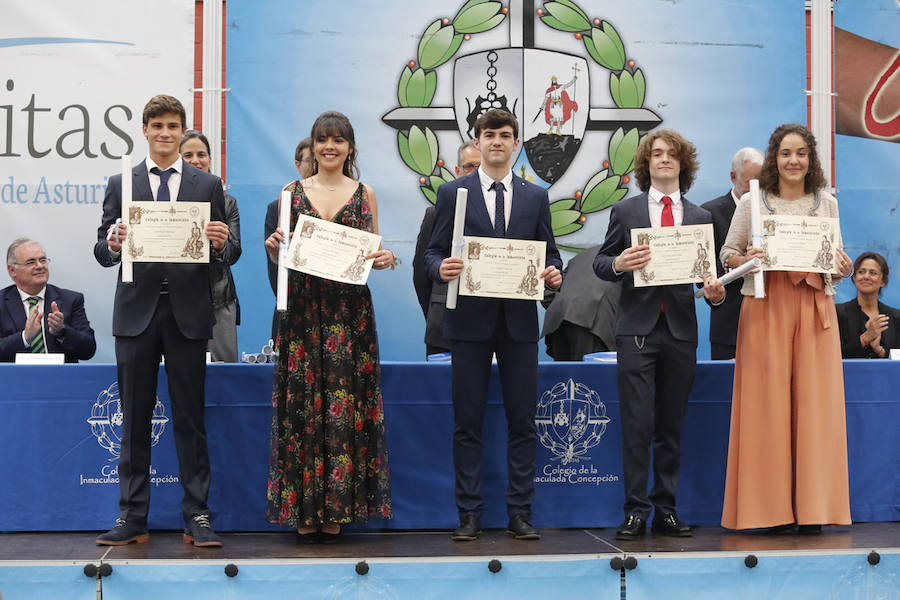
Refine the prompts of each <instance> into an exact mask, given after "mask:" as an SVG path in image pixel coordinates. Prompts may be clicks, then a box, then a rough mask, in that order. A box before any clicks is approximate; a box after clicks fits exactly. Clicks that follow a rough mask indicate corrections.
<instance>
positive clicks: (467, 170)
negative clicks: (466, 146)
mask: <svg viewBox="0 0 900 600" xmlns="http://www.w3.org/2000/svg"><path fill="white" fill-rule="evenodd" d="M477 168H478V165H475V164H472V163H466V164H464V165H459V170H460V171H462V172H463V173H471V172H472V171H474V170H475V169H477Z"/></svg>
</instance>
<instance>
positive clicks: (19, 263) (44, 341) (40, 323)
mask: <svg viewBox="0 0 900 600" xmlns="http://www.w3.org/2000/svg"><path fill="white" fill-rule="evenodd" d="M6 270H7V271H8V272H9V276H10V277H11V278H12V280H13V285H11V286H9V287H7V288H6V289H4V290H3V293H2V296H0V362H13V361H15V360H16V354H18V353H20V352H21V353H38V354H43V353H61V354H64V355H65V361H66V362H68V363H76V362H78V361H79V360H87V359H89V358H91V357H92V356H94V352H95V351H96V350H97V342H96V341H95V340H94V330H93V329H91V324H90V322H89V321H88V318H87V314H86V313H85V312H84V295H83V294H80V293H79V292H73V291H72V290H65V289H62V288H58V287H56V286H55V285H50V284H49V283H47V281H48V280H49V279H50V259H49V258H47V253H46V252H45V251H44V249H43V248H42V247H41V245H40V244H38V243H37V242H35V241H33V240H29V239H28V238H19V239H17V240H15V241H13V243H12V244H10V245H9V249H8V250H7V251H6Z"/></svg>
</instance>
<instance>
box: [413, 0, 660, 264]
mask: <svg viewBox="0 0 900 600" xmlns="http://www.w3.org/2000/svg"><path fill="white" fill-rule="evenodd" d="M507 13H508V9H507V8H506V7H504V6H503V4H501V3H500V2H496V1H494V0H468V2H466V3H465V4H463V6H462V7H461V8H460V9H459V11H458V12H457V13H456V16H454V17H453V19H449V18H446V17H445V18H442V19H436V20H435V21H434V22H432V23H431V24H430V25H429V26H428V27H427V28H426V29H425V31H424V33H423V34H422V36H421V37H420V38H419V45H418V51H417V55H416V59H417V60H410V61H409V62H408V63H407V64H406V66H405V67H404V68H403V72H402V73H401V74H400V81H399V83H398V85H397V100H398V101H399V104H400V106H401V107H416V108H418V107H427V106H430V105H431V102H432V101H433V100H434V93H435V89H436V88H437V73H436V71H435V70H436V69H437V68H438V67H440V66H441V65H443V64H444V63H446V62H447V61H449V60H450V59H452V58H453V57H454V56H455V55H456V53H457V52H458V51H459V48H460V46H461V45H462V43H463V41H465V40H469V39H471V36H472V35H474V34H478V33H483V32H485V31H489V30H491V29H493V28H494V27H497V26H498V25H499V24H500V23H502V22H503V20H504V19H505V18H506V15H507ZM536 13H537V15H538V17H539V18H540V20H541V21H542V22H543V23H544V25H546V26H548V27H550V28H552V29H555V30H557V31H564V32H568V33H572V34H574V37H575V39H577V40H581V41H582V42H583V43H584V47H585V49H586V50H587V53H588V54H589V55H590V57H591V58H592V59H593V60H594V62H595V63H597V64H598V65H600V66H601V67H603V68H605V69H607V70H608V71H609V91H610V96H611V97H612V100H613V102H614V103H615V105H616V106H617V107H618V108H642V107H643V105H644V95H645V91H646V80H645V79H644V73H643V71H642V70H641V69H640V68H636V67H635V63H634V61H633V60H627V61H626V54H625V46H624V45H623V43H622V38H621V37H620V36H619V34H618V32H617V31H616V29H615V27H613V26H612V25H611V24H610V23H609V22H607V21H604V20H602V19H599V18H594V19H591V18H589V17H588V15H587V14H586V13H585V12H584V11H583V10H582V9H581V8H580V7H579V6H578V5H577V4H576V3H575V2H572V1H571V0H554V1H552V2H544V3H543V6H542V8H538V9H537V11H536ZM639 143H640V133H639V132H638V130H637V128H632V129H629V130H628V131H625V130H624V129H623V128H621V127H620V128H619V129H617V130H616V131H615V132H613V135H612V136H611V137H610V140H609V145H608V156H607V158H606V159H605V160H604V161H603V169H602V170H601V171H598V172H597V173H595V174H594V175H593V176H591V177H590V178H589V179H588V181H587V182H586V183H585V184H584V186H583V187H582V189H581V190H578V191H576V192H575V193H574V194H573V195H572V197H568V198H561V199H558V200H553V201H551V203H550V214H551V218H552V226H553V234H554V236H556V237H562V236H565V235H569V234H571V233H574V232H576V231H578V230H579V229H581V228H582V227H583V226H584V223H585V222H586V220H587V215H589V214H590V213H595V212H599V211H601V210H604V209H606V208H608V207H610V206H612V205H613V204H615V203H616V202H618V201H619V200H621V199H622V198H624V197H625V195H626V194H627V193H628V188H627V185H628V183H629V182H630V177H629V175H630V174H631V172H632V171H633V170H634V152H635V150H636V149H637V146H638V144H639ZM397 146H398V150H399V152H400V157H401V159H402V160H403V162H404V163H405V164H406V166H407V167H409V168H410V169H412V170H413V171H415V172H416V173H418V174H419V189H421V191H422V193H423V194H424V196H425V198H426V199H427V200H428V201H429V202H430V203H432V204H434V202H435V200H436V199H437V189H438V186H440V185H441V184H443V183H445V182H448V181H452V180H453V179H454V177H453V173H451V172H450V171H448V170H447V169H446V168H445V166H444V165H445V162H444V160H443V159H441V158H440V146H439V143H438V140H437V136H436V135H435V134H434V131H432V130H431V128H430V127H424V128H420V127H418V126H416V125H413V126H411V127H410V128H409V129H408V130H400V131H398V132H397ZM560 247H561V248H564V249H567V250H572V251H579V250H580V249H579V248H570V247H567V246H564V245H560Z"/></svg>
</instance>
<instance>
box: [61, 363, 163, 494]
mask: <svg viewBox="0 0 900 600" xmlns="http://www.w3.org/2000/svg"><path fill="white" fill-rule="evenodd" d="M124 421H125V419H124V415H123V414H122V399H121V398H120V397H119V382H118V381H114V382H113V383H112V384H111V385H110V386H109V387H108V388H106V389H105V390H102V391H101V392H100V393H99V394H98V395H97V400H96V401H95V402H94V404H93V406H91V416H90V417H89V418H88V419H87V422H88V424H89V425H90V426H91V433H92V434H94V437H95V438H96V439H97V443H98V444H100V446H101V447H102V448H104V449H105V450H107V451H108V452H109V454H110V456H109V458H108V459H107V463H106V464H103V465H101V467H100V470H99V474H86V473H82V474H80V475H79V483H80V485H88V484H118V483H119V468H118V466H114V465H111V464H108V463H112V462H114V461H116V460H117V459H118V458H119V453H120V452H121V450H122V424H123V423H124ZM168 422H169V417H167V416H166V407H165V406H164V405H163V403H162V402H160V401H159V398H157V399H156V404H155V405H154V407H153V415H152V417H151V418H150V423H151V428H150V444H151V446H156V445H157V444H159V440H160V438H162V435H163V432H164V431H165V429H166V424H168ZM166 483H178V476H177V475H175V474H159V473H158V472H157V470H156V469H155V468H153V467H150V484H151V485H154V486H159V485H160V484H166Z"/></svg>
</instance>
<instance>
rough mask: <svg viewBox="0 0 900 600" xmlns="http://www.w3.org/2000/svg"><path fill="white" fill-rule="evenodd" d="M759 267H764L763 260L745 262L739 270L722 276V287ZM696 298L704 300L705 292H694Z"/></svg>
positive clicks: (755, 259) (720, 279)
mask: <svg viewBox="0 0 900 600" xmlns="http://www.w3.org/2000/svg"><path fill="white" fill-rule="evenodd" d="M759 266H762V261H761V260H759V259H758V258H753V259H750V260H748V261H747V262H745V263H744V264H742V265H741V266H739V267H738V268H737V269H732V270H730V271H728V272H727V273H725V274H724V275H722V276H721V277H720V278H719V281H721V282H722V285H728V284H729V283H731V282H732V281H734V280H735V279H737V278H738V277H743V276H744V275H746V274H747V273H748V272H750V271H752V270H753V269H755V268H756V267H759ZM694 297H695V298H702V297H703V290H702V289H699V290H697V291H696V292H694Z"/></svg>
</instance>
